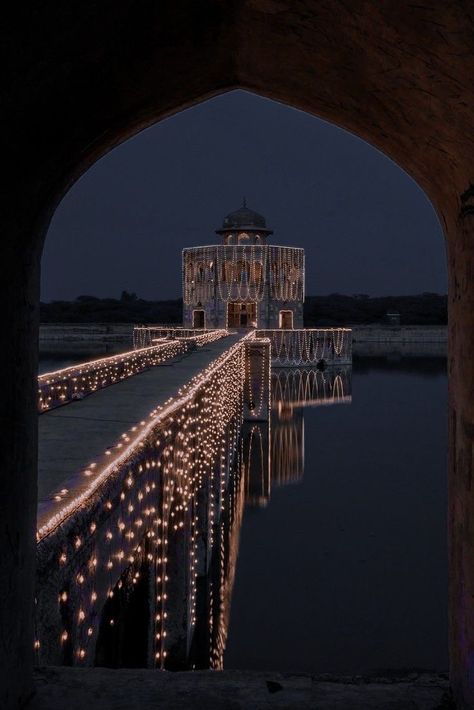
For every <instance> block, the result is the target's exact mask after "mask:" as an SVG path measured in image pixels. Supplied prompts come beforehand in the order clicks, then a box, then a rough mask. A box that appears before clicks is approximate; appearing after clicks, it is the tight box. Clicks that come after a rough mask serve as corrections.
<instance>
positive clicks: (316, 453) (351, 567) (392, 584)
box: [225, 358, 447, 673]
mask: <svg viewBox="0 0 474 710" xmlns="http://www.w3.org/2000/svg"><path fill="white" fill-rule="evenodd" d="M446 389H447V383H446V371H445V361H444V359H442V358H436V359H429V358H417V359H402V360H400V361H398V362H397V361H395V362H390V361H387V359H385V358H379V359H375V358H374V359H364V360H355V362H354V368H353V378H352V403H351V404H350V405H347V404H346V405H339V406H333V407H314V408H306V409H305V410H304V414H303V417H304V430H305V437H304V442H305V450H304V459H305V465H304V475H302V477H301V478H300V479H299V480H298V481H295V482H294V483H293V485H287V486H285V487H279V488H276V489H274V490H273V491H272V494H271V500H270V502H269V504H268V506H267V507H266V508H264V509H262V508H253V509H249V508H247V509H246V511H245V515H244V520H243V525H242V534H241V540H240V550H239V560H238V565H237V574H236V582H235V587H234V592H233V597H232V610H231V618H230V628H229V640H228V646H227V652H226V655H225V666H226V667H227V668H255V669H281V670H296V669H298V670H300V671H313V672H337V673H345V672H350V673H358V672H363V671H367V670H369V669H376V668H379V669H380V668H392V669H395V668H403V667H421V668H433V669H446V668H447V589H446V588H447V550H446V507H447V502H446V450H447V437H446V406H447V393H446Z"/></svg>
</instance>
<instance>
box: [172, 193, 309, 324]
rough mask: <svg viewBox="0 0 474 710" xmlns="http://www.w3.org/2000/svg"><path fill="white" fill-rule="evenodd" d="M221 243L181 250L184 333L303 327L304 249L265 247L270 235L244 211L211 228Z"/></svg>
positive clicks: (262, 222) (262, 220) (263, 222)
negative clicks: (200, 329)
mask: <svg viewBox="0 0 474 710" xmlns="http://www.w3.org/2000/svg"><path fill="white" fill-rule="evenodd" d="M216 234H218V235H219V236H220V237H221V239H222V242H221V243H220V244H213V245H209V246H201V247H191V248H188V249H183V324H184V326H185V327H188V328H191V327H192V328H238V329H246V328H262V329H263V328H272V329H273V328H285V329H288V328H302V327H303V302H304V249H299V248H296V247H283V246H275V245H273V244H268V238H269V237H270V236H271V235H272V234H273V230H272V229H269V228H268V227H267V223H266V220H265V217H263V216H262V215H261V214H259V213H258V212H255V211H254V210H251V209H249V208H248V207H247V205H246V202H245V199H244V202H243V205H242V207H240V208H239V209H238V210H235V212H230V213H229V214H228V215H227V217H225V218H224V221H223V223H222V227H220V229H216Z"/></svg>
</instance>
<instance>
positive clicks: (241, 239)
mask: <svg viewBox="0 0 474 710" xmlns="http://www.w3.org/2000/svg"><path fill="white" fill-rule="evenodd" d="M249 240H250V237H249V235H248V234H247V232H241V233H240V234H239V237H238V243H239V244H245V243H246V242H248V241H249Z"/></svg>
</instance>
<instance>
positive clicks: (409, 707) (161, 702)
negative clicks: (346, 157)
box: [27, 667, 454, 710]
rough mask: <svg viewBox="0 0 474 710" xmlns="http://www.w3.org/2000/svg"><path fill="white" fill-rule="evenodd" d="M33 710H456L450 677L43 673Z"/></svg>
mask: <svg viewBox="0 0 474 710" xmlns="http://www.w3.org/2000/svg"><path fill="white" fill-rule="evenodd" d="M36 688H37V693H36V696H35V697H34V698H33V699H32V700H31V701H30V703H29V704H28V705H27V710H63V708H66V707H67V708H68V710H83V709H84V708H87V710H155V709H158V708H159V710H196V709H200V710H264V709H266V708H279V709H280V710H283V709H284V710H300V709H301V710H306V709H308V710H309V709H311V710H453V708H454V705H453V704H452V701H451V699H450V693H449V687H448V681H447V678H446V676H444V675H441V674H430V673H408V674H406V675H403V676H383V677H371V678H362V677H357V676H356V677H348V678H345V677H337V676H335V677H332V676H311V675H305V674H296V673H295V674H289V673H278V672H268V673H267V672H261V671H260V672H257V671H255V672H252V671H232V670H229V671H194V672H187V673H169V672H166V671H152V670H141V669H136V670H135V669H121V670H111V669H107V668H89V669H83V668H56V667H51V668H49V667H48V668H39V669H37V670H36Z"/></svg>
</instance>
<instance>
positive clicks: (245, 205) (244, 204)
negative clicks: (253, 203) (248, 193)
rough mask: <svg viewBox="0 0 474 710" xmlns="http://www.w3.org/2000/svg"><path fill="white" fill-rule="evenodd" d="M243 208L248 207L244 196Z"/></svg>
mask: <svg viewBox="0 0 474 710" xmlns="http://www.w3.org/2000/svg"><path fill="white" fill-rule="evenodd" d="M242 207H247V198H246V197H245V195H244V198H243V200H242Z"/></svg>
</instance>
